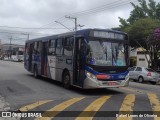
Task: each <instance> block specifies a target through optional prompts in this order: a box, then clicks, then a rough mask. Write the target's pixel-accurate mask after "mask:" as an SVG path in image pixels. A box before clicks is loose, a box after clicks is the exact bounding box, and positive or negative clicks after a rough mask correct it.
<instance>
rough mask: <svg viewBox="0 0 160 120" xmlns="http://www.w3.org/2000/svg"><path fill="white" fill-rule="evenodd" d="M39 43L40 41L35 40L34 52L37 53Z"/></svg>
mask: <svg viewBox="0 0 160 120" xmlns="http://www.w3.org/2000/svg"><path fill="white" fill-rule="evenodd" d="M37 45H38V42H34V49H33V53H34V54H37Z"/></svg>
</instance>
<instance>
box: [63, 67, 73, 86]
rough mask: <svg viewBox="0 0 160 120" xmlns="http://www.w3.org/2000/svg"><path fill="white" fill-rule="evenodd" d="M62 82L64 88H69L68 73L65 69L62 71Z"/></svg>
mask: <svg viewBox="0 0 160 120" xmlns="http://www.w3.org/2000/svg"><path fill="white" fill-rule="evenodd" d="M62 83H63V87H64V88H66V89H69V88H70V87H71V79H70V74H69V72H68V71H67V70H66V71H64V73H63V76H62Z"/></svg>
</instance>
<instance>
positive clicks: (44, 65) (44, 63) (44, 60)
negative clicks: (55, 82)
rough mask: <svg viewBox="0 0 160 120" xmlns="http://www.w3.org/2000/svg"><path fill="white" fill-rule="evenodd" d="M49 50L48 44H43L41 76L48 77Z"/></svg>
mask: <svg viewBox="0 0 160 120" xmlns="http://www.w3.org/2000/svg"><path fill="white" fill-rule="evenodd" d="M47 50H48V42H42V54H41V75H43V76H47Z"/></svg>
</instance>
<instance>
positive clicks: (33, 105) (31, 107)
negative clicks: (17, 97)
mask: <svg viewBox="0 0 160 120" xmlns="http://www.w3.org/2000/svg"><path fill="white" fill-rule="evenodd" d="M51 101H53V100H43V101H38V102H35V103H33V104H30V105H26V106H24V107H21V108H20V109H19V110H20V111H21V112H26V111H29V110H31V109H34V108H36V107H38V106H40V105H43V104H46V103H48V102H51Z"/></svg>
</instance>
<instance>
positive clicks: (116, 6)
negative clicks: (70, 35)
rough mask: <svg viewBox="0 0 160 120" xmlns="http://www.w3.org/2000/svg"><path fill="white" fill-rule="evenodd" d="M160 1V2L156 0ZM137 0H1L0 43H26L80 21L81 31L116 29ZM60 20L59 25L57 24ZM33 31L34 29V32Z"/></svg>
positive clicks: (63, 29) (68, 27)
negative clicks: (86, 29) (120, 18)
mask: <svg viewBox="0 0 160 120" xmlns="http://www.w3.org/2000/svg"><path fill="white" fill-rule="evenodd" d="M156 1H157V2H160V0H156ZM130 2H133V3H135V4H138V2H137V1H136V0H0V40H1V42H2V43H9V42H10V39H11V40H12V43H13V44H24V42H25V40H26V39H27V37H28V34H29V38H30V39H33V38H37V37H41V36H47V35H53V34H59V33H64V32H69V31H73V30H74V28H75V19H69V18H66V16H67V17H68V16H70V17H73V18H77V25H79V26H83V27H78V30H79V29H85V28H103V29H106V28H113V27H118V26H119V25H120V23H119V19H118V17H122V18H125V19H127V18H128V17H129V14H130V12H131V11H132V10H133V7H132V6H131V4H130ZM55 21H57V22H55ZM31 28H32V29H31Z"/></svg>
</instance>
